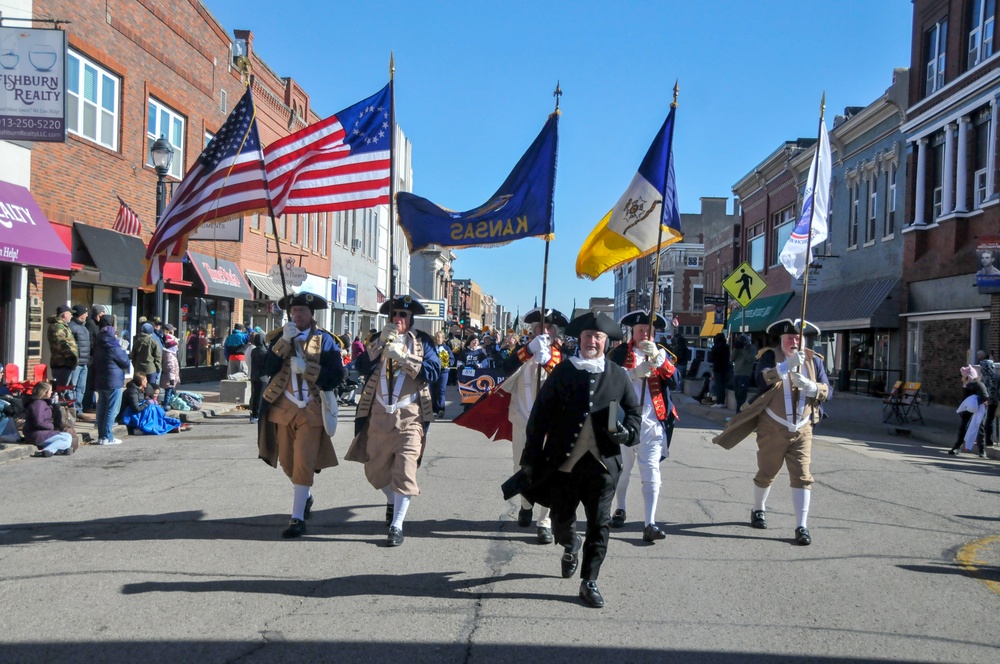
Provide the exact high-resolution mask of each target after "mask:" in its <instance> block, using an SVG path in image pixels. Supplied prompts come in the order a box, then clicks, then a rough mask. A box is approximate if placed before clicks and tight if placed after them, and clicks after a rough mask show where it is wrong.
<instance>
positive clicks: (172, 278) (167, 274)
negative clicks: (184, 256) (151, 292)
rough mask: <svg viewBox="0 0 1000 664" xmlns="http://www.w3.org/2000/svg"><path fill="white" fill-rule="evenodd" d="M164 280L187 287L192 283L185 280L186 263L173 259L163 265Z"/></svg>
mask: <svg viewBox="0 0 1000 664" xmlns="http://www.w3.org/2000/svg"><path fill="white" fill-rule="evenodd" d="M163 281H164V283H167V284H170V285H172V286H183V287H187V286H190V285H191V282H190V281H184V263H174V262H171V261H167V263H166V264H165V265H164V266H163ZM164 292H166V291H164ZM171 292H174V291H171Z"/></svg>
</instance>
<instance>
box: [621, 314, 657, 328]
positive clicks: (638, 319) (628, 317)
mask: <svg viewBox="0 0 1000 664" xmlns="http://www.w3.org/2000/svg"><path fill="white" fill-rule="evenodd" d="M619 322H620V323H621V324H622V325H627V326H628V327H632V326H633V325H649V312H648V311H633V312H631V313H627V314H625V315H624V316H622V319H621V321H619ZM653 327H655V328H656V329H657V330H665V329H667V319H666V318H664V317H663V316H657V317H656V319H655V320H654V321H653Z"/></svg>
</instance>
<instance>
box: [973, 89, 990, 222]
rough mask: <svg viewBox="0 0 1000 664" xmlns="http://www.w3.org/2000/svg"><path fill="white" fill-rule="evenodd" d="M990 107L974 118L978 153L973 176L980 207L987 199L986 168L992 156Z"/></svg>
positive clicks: (977, 202) (976, 201)
mask: <svg viewBox="0 0 1000 664" xmlns="http://www.w3.org/2000/svg"><path fill="white" fill-rule="evenodd" d="M990 120H991V118H990V108H989V107H988V106H987V107H986V108H984V109H983V110H982V111H981V112H979V113H977V114H976V115H975V118H974V123H975V124H974V128H975V132H976V136H975V138H976V148H975V149H976V154H975V155H974V158H975V164H976V170H975V174H974V175H973V178H972V186H973V188H974V191H973V198H974V199H975V207H977V208H978V207H980V206H981V205H982V204H983V201H985V200H986V168H987V164H988V163H989V158H990V129H991V127H990V124H991V122H990Z"/></svg>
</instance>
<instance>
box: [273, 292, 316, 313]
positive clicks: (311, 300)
mask: <svg viewBox="0 0 1000 664" xmlns="http://www.w3.org/2000/svg"><path fill="white" fill-rule="evenodd" d="M292 307H309V309H310V310H312V311H316V310H317V309H326V307H327V304H326V300H324V299H323V298H322V297H320V296H319V295H315V294H314V293H307V292H305V291H303V292H301V293H299V294H298V295H287V296H285V297H283V298H281V299H280V300H278V308H279V309H290V308H292Z"/></svg>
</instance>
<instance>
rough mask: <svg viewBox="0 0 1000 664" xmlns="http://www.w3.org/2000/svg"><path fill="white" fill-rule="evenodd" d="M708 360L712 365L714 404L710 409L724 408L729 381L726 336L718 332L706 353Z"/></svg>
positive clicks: (728, 357)
mask: <svg viewBox="0 0 1000 664" xmlns="http://www.w3.org/2000/svg"><path fill="white" fill-rule="evenodd" d="M708 360H709V361H710V362H711V363H712V396H713V397H715V404H714V405H713V406H712V408H725V407H726V383H727V382H728V381H729V373H730V371H731V369H730V356H729V344H727V343H726V335H724V334H723V333H722V332H719V333H718V334H716V335H715V343H714V344H713V345H712V350H710V351H709V352H708Z"/></svg>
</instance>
